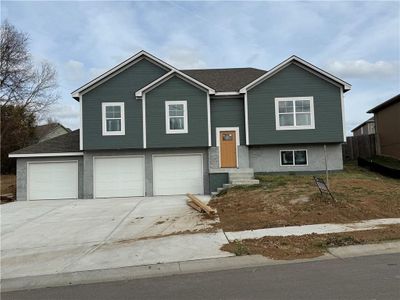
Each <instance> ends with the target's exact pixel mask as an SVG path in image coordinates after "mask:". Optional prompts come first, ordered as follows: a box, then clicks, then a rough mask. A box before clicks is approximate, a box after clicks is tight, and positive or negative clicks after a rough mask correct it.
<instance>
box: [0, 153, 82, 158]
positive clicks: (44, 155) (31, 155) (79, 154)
mask: <svg viewBox="0 0 400 300" xmlns="http://www.w3.org/2000/svg"><path fill="white" fill-rule="evenodd" d="M57 156H83V152H60V153H27V154H9V155H8V157H10V158H20V157H21V158H22V157H57Z"/></svg>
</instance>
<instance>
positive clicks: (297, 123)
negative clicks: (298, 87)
mask: <svg viewBox="0 0 400 300" xmlns="http://www.w3.org/2000/svg"><path fill="white" fill-rule="evenodd" d="M275 122H276V129H277V130H292V129H314V128H315V123H314V99H313V97H290V98H275Z"/></svg>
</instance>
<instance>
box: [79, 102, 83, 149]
mask: <svg viewBox="0 0 400 300" xmlns="http://www.w3.org/2000/svg"><path fill="white" fill-rule="evenodd" d="M79 150H83V107H82V95H80V96H79Z"/></svg>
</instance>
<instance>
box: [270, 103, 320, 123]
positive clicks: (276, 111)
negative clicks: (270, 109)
mask: <svg viewBox="0 0 400 300" xmlns="http://www.w3.org/2000/svg"><path fill="white" fill-rule="evenodd" d="M298 100H308V101H310V118H311V124H310V125H301V126H297V125H294V126H281V125H280V123H279V102H282V101H292V102H294V103H293V117H294V122H295V124H296V105H295V101H298ZM275 126H276V130H304V129H315V118H314V97H312V96H307V97H284V98H275Z"/></svg>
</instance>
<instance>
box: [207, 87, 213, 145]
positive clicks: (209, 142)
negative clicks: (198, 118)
mask: <svg viewBox="0 0 400 300" xmlns="http://www.w3.org/2000/svg"><path fill="white" fill-rule="evenodd" d="M207 129H208V146H209V147H211V145H212V144H211V103H210V94H209V93H207Z"/></svg>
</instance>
